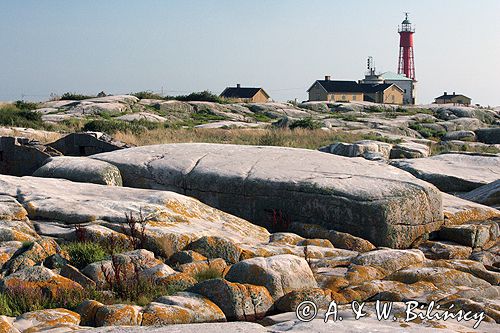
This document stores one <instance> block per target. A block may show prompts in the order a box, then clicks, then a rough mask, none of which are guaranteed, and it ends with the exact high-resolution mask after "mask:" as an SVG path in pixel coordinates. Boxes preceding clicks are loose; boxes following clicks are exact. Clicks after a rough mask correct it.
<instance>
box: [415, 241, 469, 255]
mask: <svg viewBox="0 0 500 333" xmlns="http://www.w3.org/2000/svg"><path fill="white" fill-rule="evenodd" d="M418 249H419V250H421V251H422V252H423V253H424V254H425V257H426V258H429V259H469V257H470V255H471V254H472V248H471V247H468V246H462V245H460V244H456V243H452V242H443V241H426V242H424V243H422V244H420V245H419V247H418Z"/></svg>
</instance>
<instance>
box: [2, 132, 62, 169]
mask: <svg viewBox="0 0 500 333" xmlns="http://www.w3.org/2000/svg"><path fill="white" fill-rule="evenodd" d="M60 155H61V153H60V152H59V151H57V150H55V149H52V148H50V147H46V146H44V145H41V144H40V143H39V142H37V141H31V140H29V139H26V138H19V137H3V136H0V173H1V174H4V175H13V176H30V175H31V174H32V173H33V172H34V171H35V170H36V169H38V168H39V167H41V166H42V165H43V163H44V161H45V160H46V159H47V158H49V157H51V156H60Z"/></svg>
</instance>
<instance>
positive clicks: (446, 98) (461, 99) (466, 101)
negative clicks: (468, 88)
mask: <svg viewBox="0 0 500 333" xmlns="http://www.w3.org/2000/svg"><path fill="white" fill-rule="evenodd" d="M471 102H472V99H470V98H469V97H467V96H464V95H461V94H458V95H457V94H455V92H453V94H452V95H448V93H447V92H446V91H445V92H444V94H443V95H442V96H439V97H436V98H435V99H434V103H435V104H456V105H470V104H471Z"/></svg>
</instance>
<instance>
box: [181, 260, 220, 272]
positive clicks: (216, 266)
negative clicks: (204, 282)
mask: <svg viewBox="0 0 500 333" xmlns="http://www.w3.org/2000/svg"><path fill="white" fill-rule="evenodd" d="M226 267H227V264H226V261H225V260H224V259H220V258H218V259H213V260H204V261H193V262H189V263H186V264H182V265H180V266H179V270H180V271H181V272H183V273H185V274H188V275H190V276H195V275H196V274H198V273H201V272H203V271H207V270H215V271H217V272H219V273H220V274H221V275H222V273H223V272H224V271H225V270H226Z"/></svg>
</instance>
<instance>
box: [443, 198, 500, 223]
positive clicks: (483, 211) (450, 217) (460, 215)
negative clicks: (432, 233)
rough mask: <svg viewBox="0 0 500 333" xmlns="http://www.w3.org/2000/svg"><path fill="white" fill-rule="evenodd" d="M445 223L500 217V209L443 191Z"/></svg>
mask: <svg viewBox="0 0 500 333" xmlns="http://www.w3.org/2000/svg"><path fill="white" fill-rule="evenodd" d="M443 212H444V218H445V220H444V222H445V225H460V224H465V223H468V222H474V221H485V220H489V219H493V218H500V211H499V210H498V209H494V208H491V207H488V206H483V205H480V204H477V203H475V202H472V201H467V200H464V199H460V198H458V197H455V196H453V195H449V194H446V193H443Z"/></svg>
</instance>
